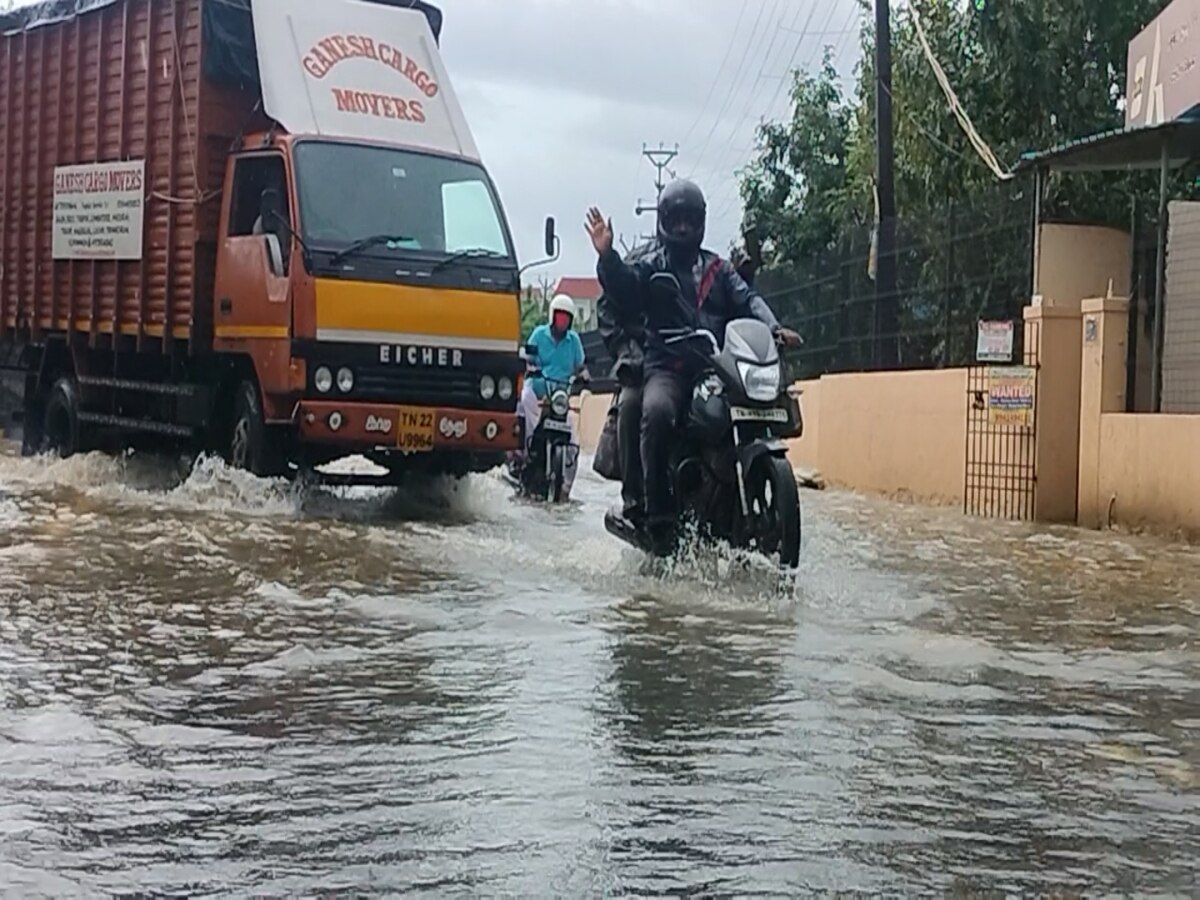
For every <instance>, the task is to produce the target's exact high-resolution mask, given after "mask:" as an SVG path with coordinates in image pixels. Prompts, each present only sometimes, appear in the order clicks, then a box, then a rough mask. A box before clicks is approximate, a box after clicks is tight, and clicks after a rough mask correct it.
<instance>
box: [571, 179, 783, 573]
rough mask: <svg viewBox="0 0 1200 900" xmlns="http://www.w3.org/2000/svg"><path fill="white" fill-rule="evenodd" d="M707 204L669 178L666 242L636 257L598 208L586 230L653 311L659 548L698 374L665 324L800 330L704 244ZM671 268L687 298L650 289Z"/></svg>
mask: <svg viewBox="0 0 1200 900" xmlns="http://www.w3.org/2000/svg"><path fill="white" fill-rule="evenodd" d="M706 217H707V207H706V203H705V200H704V194H703V193H702V192H701V190H700V188H699V187H697V186H696V185H695V184H693V183H692V182H690V181H686V180H676V181H672V182H670V183H668V184H667V186H666V187H665V188H664V189H663V192H662V194H661V196H660V197H659V202H658V241H659V246H658V247H657V248H656V249H655V250H654V251H653V252H651V253H649V254H647V255H646V256H645V257H643V258H640V259H635V260H632V261H631V262H628V263H627V262H625V261H623V260H622V259H621V258H620V256H618V255H617V253H616V252H615V251H614V250H613V230H612V222H611V221H610V220H608V219H607V218H605V217H604V215H603V214H602V213H601V212H600V210H599V209H597V208H595V207H593V208H592V209H590V210H589V211H588V217H587V230H588V233H589V235H590V237H591V240H592V246H593V247H594V248H595V250H596V253H597V255H598V257H599V260H598V262H597V267H596V268H597V274H598V276H599V278H600V280H601V283H602V284H603V285H604V286H605V289H606V290H609V291H612V292H613V293H614V294H615V295H616V296H619V297H622V298H624V297H629V298H635V299H636V302H637V303H638V305H639V306H640V307H641V309H642V310H643V311H644V313H645V315H646V334H647V340H646V360H645V371H646V379H645V384H644V387H643V393H642V434H641V456H642V477H643V482H644V489H645V505H644V511H645V516H646V525H647V528H648V532H649V535H648V536H649V537H650V539H651V541H652V543H653V544H654V545H655V549H656V550H658V551H659V552H669V549H670V546H671V544H672V543H673V539H674V536H675V513H674V510H673V509H672V506H671V496H670V486H669V483H668V476H667V464H668V461H669V454H670V444H671V440H672V438H673V435H674V430H675V427H676V424H677V422H678V421H679V418H680V414H681V412H682V411H683V408H684V405H685V403H686V402H687V398H688V394H689V389H690V387H691V379H692V377H693V376H694V374H695V373H694V372H689V371H688V369H687V366H686V363H685V359H684V358H683V357H681V356H679V355H678V354H676V353H675V352H673V351H672V350H671V348H669V347H668V346H667V345H666V344H665V343H664V341H663V339H662V332H663V331H664V330H667V331H669V330H671V329H678V328H704V329H707V330H708V331H710V332H712V333H713V335H714V336H716V338H717V340H718V342H722V341H724V337H725V326H726V324H728V323H729V322H730V321H731V320H733V319H736V318H755V319H759V320H760V321H762V322H764V323H765V324H766V325H768V326H769V327H770V328H771V330H772V331H773V332H774V333H775V335H776V337H777V339H779V340H780V341H781V342H783V343H786V344H789V345H793V346H794V345H797V344H799V343H800V336H799V335H798V334H796V333H795V332H794V331H790V330H789V329H786V328H783V327H782V326H781V325H780V324H779V322H778V320H776V318H775V315H774V313H773V312H772V311H771V308H770V307H769V306H767V303H766V301H764V300H763V298H762V297H761V296H759V295H758V294H757V293H756V292H755V291H753V290H752V289H751V288H750V287H749V286H748V285H747V284H746V282H745V281H743V280H742V278H741V276H740V275H738V274H737V272H736V271H735V270H734V268H733V265H732V264H731V263H730V262H729V261H728V260H723V259H721V258H720V257H719V256H717V255H716V254H715V253H712V252H711V251H708V250H704V249H702V248H701V242H702V241H703V239H704V229H705V222H706ZM658 272H669V273H671V274H673V275H674V276H675V277H676V279H678V281H679V285H680V287H681V289H682V298H678V297H677V298H674V299H673V300H666V299H663V298H659V297H654V296H652V295H651V293H650V291H649V281H650V276H651V275H653V274H655V273H658Z"/></svg>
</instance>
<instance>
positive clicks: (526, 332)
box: [521, 287, 546, 343]
mask: <svg viewBox="0 0 1200 900" xmlns="http://www.w3.org/2000/svg"><path fill="white" fill-rule="evenodd" d="M545 320H546V301H545V299H544V298H543V297H542V295H541V294H540V293H538V292H537V291H536V290H535V289H534V288H533V287H526V288H525V289H524V290H522V291H521V341H522V343H524V342H525V341H528V340H529V336H530V335H531V334H533V329H535V328H537V327H538V326H539V325H541V324H542V322H544V321H545Z"/></svg>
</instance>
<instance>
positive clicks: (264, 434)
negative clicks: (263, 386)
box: [228, 381, 287, 478]
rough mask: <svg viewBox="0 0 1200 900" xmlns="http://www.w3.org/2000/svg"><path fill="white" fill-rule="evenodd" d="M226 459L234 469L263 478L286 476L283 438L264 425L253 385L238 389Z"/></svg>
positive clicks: (255, 386)
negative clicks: (243, 470)
mask: <svg viewBox="0 0 1200 900" xmlns="http://www.w3.org/2000/svg"><path fill="white" fill-rule="evenodd" d="M228 459H229V464H230V465H231V466H233V467H234V468H235V469H245V470H246V471H248V472H251V473H253V474H255V475H258V476H260V477H262V478H276V477H278V476H281V475H285V474H287V452H286V443H285V440H284V436H283V435H282V434H279V433H278V431H277V429H273V428H271V427H270V426H268V425H267V423H266V422H265V421H264V419H263V411H262V402H261V401H260V400H259V398H258V386H257V385H255V384H254V382H252V381H243V382H242V383H241V384H240V385H238V390H237V396H236V398H235V399H234V406H233V428H232V429H231V431H230V435H229V457H228Z"/></svg>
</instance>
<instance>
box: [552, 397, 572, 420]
mask: <svg viewBox="0 0 1200 900" xmlns="http://www.w3.org/2000/svg"><path fill="white" fill-rule="evenodd" d="M570 408H571V402H570V400H569V399H568V398H567V392H566V391H555V392H554V396H553V397H551V398H550V411H551V412H553V413H554V414H555V415H556V416H565V415H566V414H567V410H569V409H570Z"/></svg>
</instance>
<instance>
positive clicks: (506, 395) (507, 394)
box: [496, 377, 513, 400]
mask: <svg viewBox="0 0 1200 900" xmlns="http://www.w3.org/2000/svg"><path fill="white" fill-rule="evenodd" d="M496 390H497V392H498V393H499V394H500V399H501V400H508V399H510V398H511V397H512V395H513V383H512V379H511V378H507V377H504V378H501V379H500V381H499V382H497V384H496Z"/></svg>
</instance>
